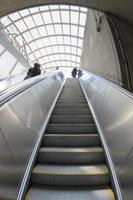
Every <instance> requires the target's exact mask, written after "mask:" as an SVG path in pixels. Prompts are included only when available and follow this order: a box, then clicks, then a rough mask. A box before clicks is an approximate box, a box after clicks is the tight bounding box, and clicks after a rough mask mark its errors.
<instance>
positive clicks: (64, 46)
mask: <svg viewBox="0 0 133 200" xmlns="http://www.w3.org/2000/svg"><path fill="white" fill-rule="evenodd" d="M86 14H87V8H83V7H78V6H69V5H50V6H40V7H34V8H29V9H25V10H21V11H18V12H15V13H12V14H10V15H8V16H6V17H3V18H1V23H2V24H3V25H4V27H5V29H6V31H8V32H10V33H13V35H14V37H15V38H16V40H17V41H18V42H19V44H20V45H21V48H23V49H26V52H27V56H28V57H29V58H30V60H31V61H32V63H34V62H39V63H40V64H41V65H42V67H43V68H48V67H56V66H59V67H79V66H80V56H81V52H82V45H83V38H84V29H85V24H86ZM22 38H23V39H22ZM25 56H26V55H25Z"/></svg>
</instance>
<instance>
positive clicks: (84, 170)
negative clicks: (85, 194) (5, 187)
mask: <svg viewBox="0 0 133 200" xmlns="http://www.w3.org/2000/svg"><path fill="white" fill-rule="evenodd" d="M31 181H32V183H33V184H44V185H55V186H107V185H109V182H110V180H109V172H108V169H107V167H106V166H105V165H94V166H93V165H91V166H90V165H89V166H86V165H85V166H84V165H80V166H78V165H75V166H74V165H73V166H68V165H67V166H64V165H46V164H45V165H40V164H38V165H36V166H35V167H34V169H33V172H32V176H31Z"/></svg>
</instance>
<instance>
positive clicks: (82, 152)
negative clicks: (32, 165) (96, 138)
mask: <svg viewBox="0 0 133 200" xmlns="http://www.w3.org/2000/svg"><path fill="white" fill-rule="evenodd" d="M38 163H49V164H102V163H104V154H103V150H102V148H100V147H97V148H96V147H84V148H83V147H82V148H70V147H69V148H68V147H66V148H65V147H42V148H41V149H40V150H39V154H38Z"/></svg>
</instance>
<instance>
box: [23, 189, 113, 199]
mask: <svg viewBox="0 0 133 200" xmlns="http://www.w3.org/2000/svg"><path fill="white" fill-rule="evenodd" d="M37 199H38V200H44V199H46V200H115V197H114V193H113V191H112V190H111V188H109V187H104V188H100V187H99V188H90V189H89V188H88V187H84V188H82V187H78V188H77V187H76V188H75V187H73V188H70V187H53V186H52V187H51V186H39V185H33V186H32V187H31V188H30V189H29V191H28V193H27V195H26V198H25V200H37Z"/></svg>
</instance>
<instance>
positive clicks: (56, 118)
mask: <svg viewBox="0 0 133 200" xmlns="http://www.w3.org/2000/svg"><path fill="white" fill-rule="evenodd" d="M49 123H53V124H54V123H58V124H61V123H64V124H74V123H77V124H78V123H80V124H88V123H94V120H93V118H92V116H90V115H88V116H75V117H73V116H71V115H67V116H66V115H52V116H51V119H50V122H49Z"/></svg>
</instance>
